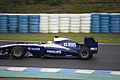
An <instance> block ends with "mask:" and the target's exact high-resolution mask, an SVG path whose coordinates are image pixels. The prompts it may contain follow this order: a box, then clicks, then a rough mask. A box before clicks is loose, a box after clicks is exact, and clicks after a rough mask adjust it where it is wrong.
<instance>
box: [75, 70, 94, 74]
mask: <svg viewBox="0 0 120 80" xmlns="http://www.w3.org/2000/svg"><path fill="white" fill-rule="evenodd" d="M93 72H94V70H77V71H76V73H87V74H91V73H93Z"/></svg>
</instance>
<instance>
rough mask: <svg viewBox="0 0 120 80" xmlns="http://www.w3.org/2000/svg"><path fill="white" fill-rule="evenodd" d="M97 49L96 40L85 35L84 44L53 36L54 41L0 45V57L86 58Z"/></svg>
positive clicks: (90, 56)
mask: <svg viewBox="0 0 120 80" xmlns="http://www.w3.org/2000/svg"><path fill="white" fill-rule="evenodd" d="M1 43H2V42H1ZM97 51H98V42H97V41H95V40H94V38H93V37H85V38H84V44H79V43H77V42H74V41H72V40H69V39H67V38H61V37H58V36H55V37H54V42H52V41H48V42H46V43H45V42H34V43H33V42H16V43H10V44H7V45H5V44H4V45H1V46H0V58H3V57H9V56H10V55H11V56H12V57H13V58H15V59H21V58H24V57H30V56H37V57H40V58H45V57H79V58H80V59H83V60H87V59H90V58H92V56H93V54H96V53H97Z"/></svg>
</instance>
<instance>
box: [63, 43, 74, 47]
mask: <svg viewBox="0 0 120 80" xmlns="http://www.w3.org/2000/svg"><path fill="white" fill-rule="evenodd" d="M64 46H66V47H67V46H69V47H76V43H64Z"/></svg>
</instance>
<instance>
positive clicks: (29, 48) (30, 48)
mask: <svg viewBox="0 0 120 80" xmlns="http://www.w3.org/2000/svg"><path fill="white" fill-rule="evenodd" d="M28 50H40V48H32V47H28Z"/></svg>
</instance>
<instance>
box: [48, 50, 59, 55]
mask: <svg viewBox="0 0 120 80" xmlns="http://www.w3.org/2000/svg"><path fill="white" fill-rule="evenodd" d="M47 53H53V54H61V50H58V51H55V50H47Z"/></svg>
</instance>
